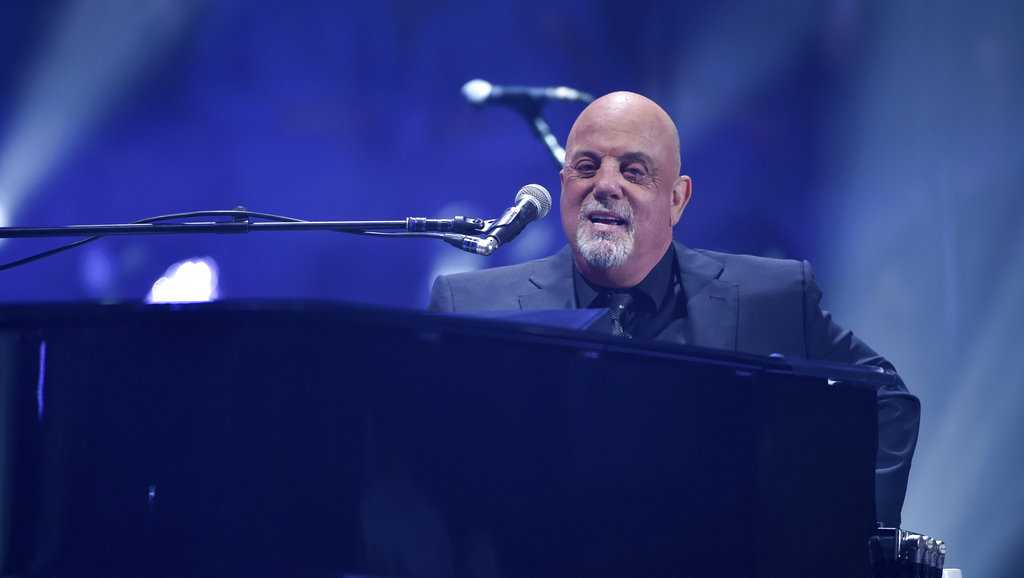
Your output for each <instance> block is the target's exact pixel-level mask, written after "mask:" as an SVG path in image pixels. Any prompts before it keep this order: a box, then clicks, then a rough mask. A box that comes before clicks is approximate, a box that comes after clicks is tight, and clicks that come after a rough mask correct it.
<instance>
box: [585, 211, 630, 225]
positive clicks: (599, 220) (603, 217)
mask: <svg viewBox="0 0 1024 578" xmlns="http://www.w3.org/2000/svg"><path fill="white" fill-rule="evenodd" d="M587 218H588V219H589V220H590V222H591V223H594V224H595V225H609V226H619V227H623V226H625V225H626V224H627V222H628V221H626V219H623V218H621V217H617V216H615V215H613V214H611V213H591V214H590V216H589V217H587Z"/></svg>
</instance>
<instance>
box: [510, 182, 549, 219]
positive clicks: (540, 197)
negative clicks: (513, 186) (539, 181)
mask: <svg viewBox="0 0 1024 578" xmlns="http://www.w3.org/2000/svg"><path fill="white" fill-rule="evenodd" d="M524 198H527V199H530V201H532V202H533V204H534V205H537V209H538V211H539V213H538V215H537V218H538V219H543V218H544V217H545V216H547V214H548V211H550V210H551V193H549V192H548V190H547V189H545V188H544V187H542V186H540V185H532V184H531V185H526V186H525V187H523V188H521V189H519V192H518V193H516V204H517V205H518V204H519V201H522V200H523V199H524Z"/></svg>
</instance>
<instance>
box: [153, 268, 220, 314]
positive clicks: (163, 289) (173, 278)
mask: <svg viewBox="0 0 1024 578" xmlns="http://www.w3.org/2000/svg"><path fill="white" fill-rule="evenodd" d="M218 297H219V291H218V274H217V262H216V261H214V260H213V259H212V258H210V257H201V258H198V259H189V260H186V261H180V262H178V263H175V264H174V265H171V266H170V267H169V268H168V269H167V271H166V272H165V273H164V275H163V277H160V278H159V279H157V280H156V282H155V283H153V288H152V289H150V291H149V295H147V296H146V303H202V302H206V301H215V300H216V299H217V298H218Z"/></svg>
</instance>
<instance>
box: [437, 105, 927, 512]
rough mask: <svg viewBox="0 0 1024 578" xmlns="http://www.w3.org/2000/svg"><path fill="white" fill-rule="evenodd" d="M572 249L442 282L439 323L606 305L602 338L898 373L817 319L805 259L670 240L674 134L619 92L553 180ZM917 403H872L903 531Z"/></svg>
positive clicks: (887, 486)
mask: <svg viewBox="0 0 1024 578" xmlns="http://www.w3.org/2000/svg"><path fill="white" fill-rule="evenodd" d="M561 182H562V194H561V199H560V207H561V211H560V212H561V217H562V228H563V229H564V231H565V235H566V239H567V240H568V243H569V246H568V247H567V248H566V249H563V250H562V251H560V252H559V253H557V254H555V255H553V256H551V257H547V258H544V259H539V260H536V261H530V262H527V263H522V264H519V265H512V266H509V267H498V268H494V269H488V270H484V271H476V272H471V273H460V274H455V275H447V276H440V277H438V278H437V279H436V280H435V282H434V287H433V290H432V291H431V298H430V309H431V310H433V311H442V312H454V313H460V312H476V311H497V310H543V309H575V308H593V307H610V308H611V310H612V311H613V312H614V311H619V312H621V313H622V314H621V315H616V316H615V319H613V320H611V321H609V320H608V319H602V321H601V322H599V324H598V325H597V328H598V329H599V330H602V331H606V332H609V333H613V334H617V335H622V336H624V337H632V338H637V339H655V340H664V341H671V342H675V343H686V344H691V345H698V346H702V347H710V348H716V349H726V350H731V351H742V352H746V353H754V354H761V355H769V354H773V353H780V354H783V355H786V356H792V357H803V358H807V359H813V360H823V361H830V362H840V363H854V364H868V365H876V366H879V367H883V368H885V369H886V371H890V372H894V371H895V370H894V369H893V367H892V365H891V364H890V363H889V362H888V361H886V360H885V359H884V358H882V357H881V356H879V355H878V354H877V353H875V352H874V351H872V350H871V348H869V347H868V346H867V345H865V344H864V343H863V342H861V341H860V340H859V339H857V338H856V337H855V336H854V335H853V334H852V333H851V332H849V331H846V330H844V329H843V328H841V327H840V326H839V325H837V324H836V323H835V322H833V321H832V318H831V316H830V315H829V314H828V313H827V312H825V311H823V310H822V309H821V307H820V302H821V291H820V290H819V289H818V286H817V284H816V283H815V281H814V275H813V273H812V271H811V267H810V265H809V264H808V263H807V262H806V261H792V260H782V259H765V258H761V257H752V256H747V255H731V254H727V253H716V252H711V251H704V250H694V249H690V248H687V247H685V246H683V245H682V244H680V243H676V242H673V236H672V230H673V227H674V226H675V225H676V223H678V222H679V219H680V218H681V217H682V215H683V211H684V210H685V209H686V205H687V203H689V201H690V196H691V194H692V191H693V187H692V182H691V180H690V177H688V176H686V175H681V174H680V154H679V135H678V132H677V130H676V126H675V123H673V122H672V119H671V118H670V117H669V115H668V114H667V113H666V112H665V111H664V110H663V109H662V108H661V107H660V106H658V105H657V104H656V103H655V102H653V101H651V100H650V99H647V98H645V97H643V96H641V95H639V94H634V93H630V92H614V93H611V94H608V95H605V96H602V97H601V98H598V99H597V100H595V101H594V102H593V103H591V104H590V105H589V106H588V107H587V108H586V109H585V110H584V111H583V112H582V113H581V114H580V116H579V118H577V119H576V122H575V123H574V124H573V127H572V130H571V131H570V132H569V139H568V141H567V143H566V161H565V165H564V168H563V169H562V171H561ZM919 410H920V408H919V404H918V401H917V399H916V398H915V397H914V396H912V395H910V394H909V393H907V391H906V388H905V387H903V386H902V384H900V386H899V387H896V388H893V389H892V390H891V391H882V392H879V422H880V423H879V451H878V462H877V470H876V471H877V476H876V479H877V482H876V494H877V496H876V498H877V504H878V506H877V519H878V521H879V522H880V523H883V524H889V525H893V526H898V525H899V522H900V510H901V509H902V505H903V497H904V494H905V492H906V485H907V477H908V475H909V471H910V461H911V457H912V456H913V450H914V446H915V444H916V442H917V430H918V416H919Z"/></svg>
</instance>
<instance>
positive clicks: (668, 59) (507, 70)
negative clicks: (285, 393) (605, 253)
mask: <svg viewBox="0 0 1024 578" xmlns="http://www.w3.org/2000/svg"><path fill="white" fill-rule="evenodd" d="M1021 22H1024V9H1022V8H1020V6H1019V5H1018V3H1016V2H1012V1H1009V0H1007V1H988V2H975V3H971V4H970V6H968V5H967V4H966V3H951V2H938V3H936V2H924V1H917V2H914V1H908V2H891V3H890V2H860V1H857V0H825V1H818V0H800V1H794V2H785V3H775V2H740V1H705V0H698V1H692V2H656V1H651V0H634V1H631V2H626V3H623V2H611V1H584V0H570V1H565V2H542V1H536V0H524V1H519V2H503V3H493V2H396V1H386V0H385V1H376V2H358V3H357V2H351V3H350V2H312V1H305V2H288V3H282V2H269V1H247V2H242V1H224V2H215V1H201V0H132V1H128V0H122V1H117V0H79V1H74V0H66V1H39V2H18V3H14V2H9V3H5V4H4V5H3V6H2V7H0V221H2V222H5V223H7V224H12V225H21V226H29V225H56V224H78V223H96V222H124V221H130V220H135V219H139V218H142V217H147V216H151V215H156V214H163V213H169V212H177V211H186V210H198V209H226V208H232V207H234V206H235V205H239V204H241V205H245V206H246V207H248V208H250V209H252V210H257V211H264V212H272V213H281V214H286V215H291V216H296V217H301V218H308V219H393V218H401V217H405V216H438V217H440V216H452V215H455V214H465V215H472V216H480V217H495V216H497V215H498V214H499V213H500V211H501V210H502V209H503V208H505V207H506V206H507V205H509V204H510V203H511V201H512V199H513V197H514V195H515V192H516V191H517V190H518V188H519V187H520V186H522V185H523V184H526V183H531V182H536V183H540V184H542V185H544V186H546V187H547V188H548V189H550V190H551V192H552V193H553V194H554V195H555V197H556V202H557V194H558V188H559V187H558V176H557V173H556V171H555V170H554V168H553V163H552V162H551V160H550V159H549V158H548V157H547V156H546V155H547V153H546V151H545V150H544V148H543V147H542V146H541V145H540V144H538V143H537V142H535V140H534V139H533V137H532V135H531V134H530V132H529V130H528V128H527V126H526V124H525V122H524V121H523V119H521V118H520V117H518V116H517V115H516V114H515V113H514V112H512V111H510V110H505V109H500V108H488V109H480V110H478V109H474V108H473V107H471V106H470V105H468V104H467V103H466V102H465V101H464V100H463V98H462V97H461V95H460V93H459V89H460V87H461V85H462V84H463V83H464V82H466V81H467V80H469V79H472V78H476V77H481V78H485V79H488V80H490V81H492V82H495V83H508V84H531V85H556V84H565V85H569V86H573V87H575V88H579V89H582V90H586V91H589V92H592V93H595V94H601V93H605V92H608V91H612V90H616V89H628V90H634V91H638V92H641V93H644V94H646V95H648V96H650V97H652V98H654V99H655V100H657V101H659V102H661V103H662V104H663V105H664V106H665V108H666V109H667V110H668V111H669V112H670V113H671V114H672V115H673V116H674V117H675V119H676V121H677V122H678V124H679V127H680V132H681V135H682V145H683V168H684V171H685V172H687V173H688V174H690V175H691V176H692V177H693V179H694V183H695V193H694V199H693V202H692V203H691V205H690V207H689V208H688V209H687V212H686V214H685V215H684V217H683V220H682V222H681V224H680V226H679V227H678V229H677V237H678V238H679V239H680V240H682V241H683V242H684V243H687V244H689V245H691V246H696V247H705V248H711V249H717V250H726V251H734V252H745V253H754V254H759V255H765V256H772V257H787V258H802V259H809V260H811V261H812V263H814V264H815V266H816V267H817V269H818V272H819V276H820V280H821V281H822V285H823V286H824V288H825V291H826V306H828V307H830V308H831V309H833V310H834V311H835V312H836V314H837V316H838V317H839V318H840V320H841V321H843V322H844V323H845V324H847V325H849V326H851V327H852V328H854V329H855V330H857V331H858V332H859V333H860V334H862V336H864V337H865V338H866V339H867V340H868V341H869V342H870V343H872V345H874V346H875V347H876V348H877V349H879V350H880V351H882V352H883V353H885V354H886V355H887V356H889V357H890V358H891V359H892V360H893V361H894V362H895V363H896V365H897V366H898V367H899V368H900V369H901V373H902V374H903V376H904V378H905V379H906V381H907V383H908V384H909V385H910V387H911V389H913V390H914V391H915V392H916V393H918V394H919V395H920V396H921V397H922V400H923V404H924V410H923V411H924V416H925V417H924V424H923V429H922V440H921V445H920V448H921V449H920V451H919V458H918V462H917V464H916V466H915V468H914V473H913V476H912V480H911V493H910V497H909V499H908V503H907V508H906V510H905V512H904V520H905V521H906V523H907V525H908V526H909V527H913V528H917V529H921V530H924V531H927V532H929V533H933V534H937V535H939V536H942V537H945V538H947V539H948V540H949V541H950V542H951V545H952V548H953V549H952V552H953V553H952V556H951V561H952V562H953V563H954V564H959V565H962V566H964V567H965V569H966V570H967V572H966V574H967V575H968V576H982V575H984V576H1009V575H1012V572H1011V568H1010V566H1009V564H1010V561H1011V560H1013V557H1012V553H1014V552H1015V549H1016V548H1018V547H1019V546H1021V545H1022V536H1024V517H1022V516H1020V515H1019V512H1021V511H1024V497H1022V496H1024V494H1022V493H1021V492H1019V491H1018V490H1016V488H1017V486H1018V485H1019V483H1020V482H1022V481H1024V471H1022V470H1024V455H1022V450H1021V449H1020V446H1019V444H1016V443H1012V440H1015V439H1020V437H1021V436H1022V435H1024V428H1022V427H1021V426H1019V425H1017V423H1018V422H1019V421H1020V420H1019V417H1018V416H1019V415H1020V413H1021V412H1022V411H1024V378H1022V377H1021V374H1020V372H1012V371H1007V369H1006V367H1007V365H1006V364H1007V363H1009V362H1012V361H1013V360H1015V359H1016V358H1017V357H1018V356H1019V348H1020V347H1019V343H1020V339H1019V329H1018V327H1019V325H1020V323H1021V322H1022V321H1024V305H1022V304H1021V300H1020V298H1019V296H1020V295H1021V294H1024V234H1022V233H1021V230H1024V227H1022V221H1024V217H1022V215H1024V206H1022V200H1021V199H1022V198H1024V196H1022V195H1021V194H1020V185H1019V183H1020V182H1021V178H1022V177H1024V175H1022V167H1024V162H1022V161H1024V158H1022V157H1024V153H1022V151H1024V147H1021V145H1020V138H1019V135H1020V134H1022V133H1024V116H1022V114H1021V112H1020V111H1019V103H1020V102H1024V84H1022V78H1024V75H1021V74H1020V71H1021V70H1024V43H1022V41H1021V35H1020V33H1019V31H1018V30H1017V27H1018V26H1019V24H1020V23H1021ZM579 109H580V108H579V107H578V106H574V105H568V104H557V105H550V106H548V108H547V111H546V113H547V118H548V120H549V122H550V124H551V126H552V127H553V129H554V130H555V132H556V134H557V135H558V137H559V138H560V139H564V138H565V135H566V134H567V132H568V128H569V126H570V123H571V122H572V119H573V118H574V116H575V115H576V114H577V113H578V112H579ZM562 243H563V241H562V234H561V227H560V223H559V222H558V218H557V215H556V214H555V213H553V214H552V215H551V216H549V217H548V218H547V219H545V220H544V221H542V222H539V223H537V224H535V225H532V226H531V227H530V228H529V229H528V230H527V232H526V233H525V234H524V235H523V236H522V237H520V238H519V239H517V240H516V241H515V242H514V243H513V244H511V245H509V246H508V247H506V248H504V249H502V250H501V251H500V252H499V253H497V254H496V255H495V256H493V257H491V258H489V259H485V258H481V257H474V256H471V255H466V254H462V253H460V252H458V251H457V250H456V249H454V248H451V247H448V246H447V245H443V244H438V243H434V242H431V241H427V240H391V239H369V238H361V237H351V236H345V235H341V234H330V233H299V234H290V235H285V234H273V233H269V234H252V235H239V236H195V237H181V236H178V237H166V238H156V237H149V238H112V239H105V240H102V241H100V242H98V243H94V244H92V245H89V246H86V247H83V248H82V249H78V250H76V251H73V252H70V253H65V254H62V255H59V256H56V257H53V258H50V259H48V260H45V261H42V262H38V263H35V264H32V265H29V266H26V267H24V268H21V269H17V270H12V271H8V272H4V273H0V300H3V301H28V300H32V301H35V300H47V301H49V300H83V299H91V300H124V299H128V300H138V299H142V298H144V297H145V296H146V294H147V292H148V291H149V289H150V286H151V285H152V284H153V282H154V281H155V280H156V279H157V278H159V277H160V276H161V275H162V274H163V273H164V271H165V270H166V269H167V268H168V267H169V266H170V265H171V264H173V263H175V262H178V261H181V260H183V259H189V258H195V257H210V258H212V259H214V260H215V261H216V263H217V266H218V269H219V274H220V293H221V297H222V298H283V299H307V298H313V299H330V300H346V301H355V302H367V303H375V304H382V305H389V306H397V307H409V308H419V307H422V306H423V305H425V304H426V300H427V294H428V291H429V287H430V283H431V281H432V279H433V277H434V276H435V275H437V274H438V273H442V272H453V271H458V270H470V269H474V268H480V267H487V266H494V265H501V264H508V263H514V262H519V261H522V260H525V259H530V258H536V257H541V256H544V255H547V254H550V253H551V252H553V251H555V250H557V249H558V248H559V247H560V246H561V245H562ZM52 245H53V242H49V241H7V242H3V243H0V261H8V260H12V259H15V258H17V257H20V256H23V255H26V254H28V253H31V252H33V251H37V250H42V249H44V248H47V247H50V246H52ZM994 400H998V401H994ZM979 526H984V527H986V528H987V529H988V530H987V531H986V532H984V533H983V532H978V531H977V528H978V527H979Z"/></svg>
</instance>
